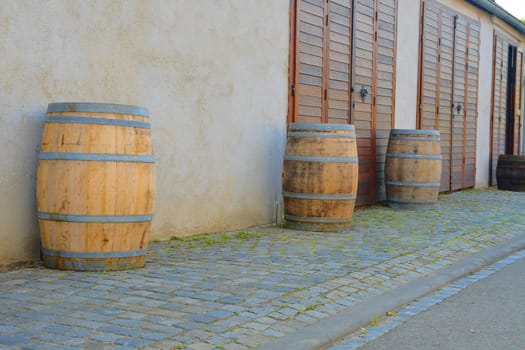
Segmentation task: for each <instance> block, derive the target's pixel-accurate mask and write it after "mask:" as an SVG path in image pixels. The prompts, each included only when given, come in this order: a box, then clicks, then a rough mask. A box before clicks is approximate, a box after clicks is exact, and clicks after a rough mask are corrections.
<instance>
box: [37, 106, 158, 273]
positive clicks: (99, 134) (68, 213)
mask: <svg viewBox="0 0 525 350" xmlns="http://www.w3.org/2000/svg"><path fill="white" fill-rule="evenodd" d="M92 110H95V111H96V112H93V111H92ZM137 110H138V111H139V112H140V113H139V114H140V115H134V114H132V113H133V112H135V111H137ZM143 111H145V109H140V108H139V107H133V106H123V105H108V104H75V103H72V104H67V106H66V104H50V105H49V107H48V113H47V118H46V124H45V125H44V130H43V135H42V142H41V147H40V154H39V162H38V169H37V186H36V187H37V190H36V195H37V209H38V216H39V226H40V236H41V242H42V256H43V261H44V264H45V265H46V266H48V267H51V268H59V269H71V270H83V271H86V270H123V269H130V268H138V267H142V266H144V256H145V253H146V248H147V244H148V235H149V231H150V226H151V216H152V212H153V194H154V190H155V176H154V170H155V169H154V163H153V160H152V159H153V155H152V144H151V136H150V128H149V118H148V117H147V114H146V113H147V112H146V113H144V112H143ZM128 112H129V113H128ZM108 157H109V158H108ZM69 158H71V159H69Z"/></svg>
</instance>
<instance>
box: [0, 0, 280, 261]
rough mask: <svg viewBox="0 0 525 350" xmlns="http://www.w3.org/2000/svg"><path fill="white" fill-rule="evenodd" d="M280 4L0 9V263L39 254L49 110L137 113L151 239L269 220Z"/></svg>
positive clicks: (102, 1) (113, 3)
mask: <svg viewBox="0 0 525 350" xmlns="http://www.w3.org/2000/svg"><path fill="white" fill-rule="evenodd" d="M288 38H289V2H288V1H282V0H266V1H257V0H214V1H209V0H178V1H164V0H97V1H90V0H49V1H41V0H5V1H2V2H0V48H1V51H2V54H1V55H0V67H1V74H0V124H1V126H2V127H1V128H0V139H1V140H2V147H1V149H0V221H1V223H2V224H1V225H0V264H7V263H11V262H16V261H23V260H33V259H36V258H37V257H38V247H39V238H38V228H37V222H36V219H35V200H34V182H35V169H36V156H37V152H38V144H39V142H40V134H41V130H42V126H43V121H44V114H45V110H46V107H47V104H48V103H49V102H64V101H78V102H83V101H84V102H106V103H122V104H132V105H140V106H145V107H147V108H148V109H149V113H150V116H151V122H152V134H153V141H154V151H155V154H156V157H157V169H156V170H157V195H156V210H155V217H154V221H153V238H166V237H169V236H171V235H174V234H177V235H188V234H194V233H202V232H213V231H220V230H227V229H236V228H240V227H246V226H249V225H254V224H261V223H268V222H271V221H272V214H273V210H274V200H275V198H276V195H279V193H280V178H281V167H282V153H283V149H284V144H285V130H286V109H287V77H288Z"/></svg>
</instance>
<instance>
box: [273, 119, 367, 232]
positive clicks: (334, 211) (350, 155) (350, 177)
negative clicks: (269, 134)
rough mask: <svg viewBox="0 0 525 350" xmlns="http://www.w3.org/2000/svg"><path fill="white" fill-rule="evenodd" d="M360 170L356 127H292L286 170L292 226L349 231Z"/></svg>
mask: <svg viewBox="0 0 525 350" xmlns="http://www.w3.org/2000/svg"><path fill="white" fill-rule="evenodd" d="M339 128H340V129H339ZM294 135H295V136H294ZM296 157H306V158H307V159H309V158H312V159H310V160H307V159H306V160H305V159H295V158H296ZM357 167H358V165H357V150H356V141H355V129H354V128H353V126H348V125H343V126H338V125H332V124H302V123H298V124H291V125H290V132H289V135H288V142H287V145H286V151H285V160H284V166H283V197H284V208H285V218H286V220H287V224H288V226H289V227H290V228H295V229H304V230H312V231H342V230H346V229H348V228H349V227H350V226H351V222H352V215H353V210H354V206H355V195H356V192H357V176H358V172H357Z"/></svg>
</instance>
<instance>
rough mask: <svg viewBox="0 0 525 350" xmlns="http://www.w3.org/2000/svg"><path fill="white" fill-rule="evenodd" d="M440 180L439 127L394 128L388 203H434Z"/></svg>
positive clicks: (411, 205)
mask: <svg viewBox="0 0 525 350" xmlns="http://www.w3.org/2000/svg"><path fill="white" fill-rule="evenodd" d="M440 180H441V146H440V137H439V131H437V130H405V129H392V130H391V131H390V138H389V140H388V148H387V153H386V160H385V188H386V198H387V201H388V202H387V203H388V204H389V205H390V206H393V207H403V208H417V207H425V206H431V205H434V204H436V203H437V200H438V195H439V186H440Z"/></svg>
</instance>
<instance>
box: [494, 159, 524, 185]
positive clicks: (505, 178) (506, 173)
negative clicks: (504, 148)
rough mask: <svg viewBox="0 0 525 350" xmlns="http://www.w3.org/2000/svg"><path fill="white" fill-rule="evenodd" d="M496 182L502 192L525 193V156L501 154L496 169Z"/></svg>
mask: <svg viewBox="0 0 525 350" xmlns="http://www.w3.org/2000/svg"><path fill="white" fill-rule="evenodd" d="M496 180H497V181H498V189H500V190H506V191H516V192H523V191H525V156H517V155H503V154H501V155H500V156H499V157H498V166H497V167H496Z"/></svg>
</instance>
